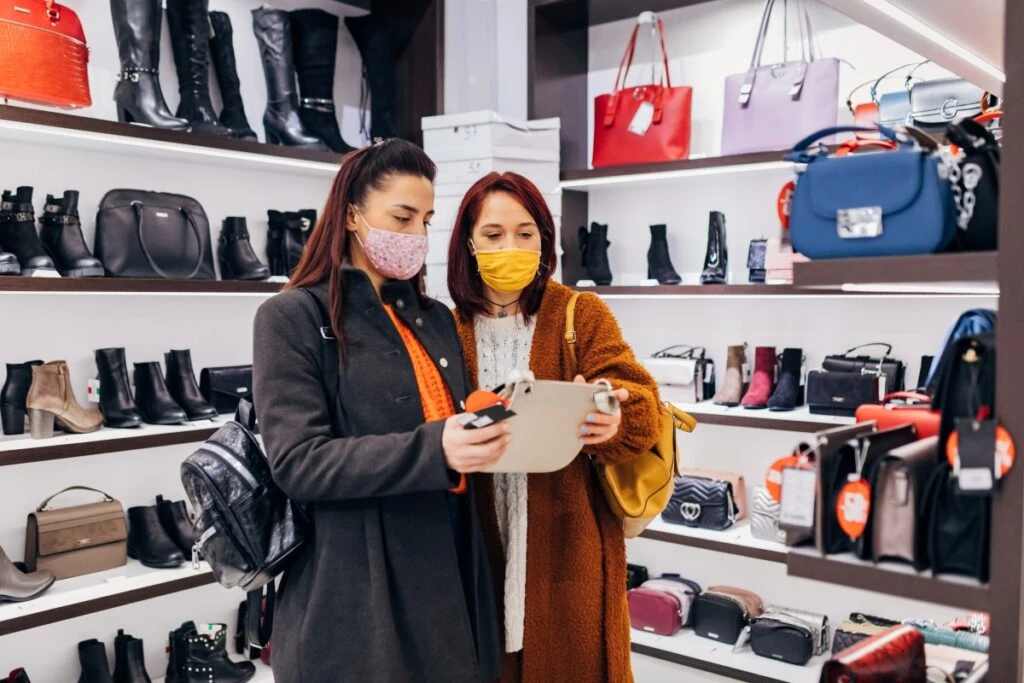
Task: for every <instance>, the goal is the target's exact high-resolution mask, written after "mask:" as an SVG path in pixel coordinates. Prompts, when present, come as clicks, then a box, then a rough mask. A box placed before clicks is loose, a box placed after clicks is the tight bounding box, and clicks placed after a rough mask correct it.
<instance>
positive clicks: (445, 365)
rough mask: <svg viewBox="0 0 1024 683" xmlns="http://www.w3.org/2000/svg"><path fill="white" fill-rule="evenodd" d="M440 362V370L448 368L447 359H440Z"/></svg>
mask: <svg viewBox="0 0 1024 683" xmlns="http://www.w3.org/2000/svg"><path fill="white" fill-rule="evenodd" d="M440 362H441V367H442V368H446V367H448V359H447V358H442V359H441V361H440Z"/></svg>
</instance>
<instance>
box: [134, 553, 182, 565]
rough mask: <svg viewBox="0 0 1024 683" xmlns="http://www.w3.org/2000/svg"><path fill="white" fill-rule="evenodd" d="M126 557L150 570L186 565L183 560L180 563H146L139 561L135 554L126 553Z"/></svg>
mask: <svg viewBox="0 0 1024 683" xmlns="http://www.w3.org/2000/svg"><path fill="white" fill-rule="evenodd" d="M128 557H130V558H131V559H133V560H138V562H139V563H141V564H142V566H143V567H149V568H150V569H177V568H178V567H184V566H185V564H187V563H186V561H185V560H182V561H181V562H177V561H175V562H146V561H145V560H141V559H139V556H138V554H137V553H133V552H131V551H129V552H128Z"/></svg>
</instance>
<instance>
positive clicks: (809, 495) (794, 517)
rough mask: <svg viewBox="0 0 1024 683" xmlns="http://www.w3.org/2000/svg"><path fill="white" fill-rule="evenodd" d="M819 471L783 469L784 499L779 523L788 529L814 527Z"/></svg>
mask: <svg viewBox="0 0 1024 683" xmlns="http://www.w3.org/2000/svg"><path fill="white" fill-rule="evenodd" d="M817 487H818V473H817V472H816V471H815V470H812V469H800V468H796V467H787V468H786V469H784V470H782V500H781V501H780V509H779V525H780V526H782V527H783V528H786V529H800V530H804V531H810V530H812V529H813V528H814V504H815V496H816V494H817Z"/></svg>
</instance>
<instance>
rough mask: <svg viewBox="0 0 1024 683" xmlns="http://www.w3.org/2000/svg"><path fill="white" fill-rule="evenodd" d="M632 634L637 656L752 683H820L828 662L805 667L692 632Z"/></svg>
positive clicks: (816, 661)
mask: <svg viewBox="0 0 1024 683" xmlns="http://www.w3.org/2000/svg"><path fill="white" fill-rule="evenodd" d="M630 633H631V635H632V640H633V644H632V650H633V652H635V653H636V654H640V655H647V656H648V657H655V658H657V659H662V660H665V661H669V662H674V663H675V664H682V665H683V666H688V667H690V668H692V669H699V670H701V671H707V672H709V673H714V674H718V675H720V676H725V677H726V678H730V679H732V680H734V681H748V682H749V683H804V682H805V681H806V682H807V683H817V681H818V676H819V674H820V672H821V665H822V664H824V663H825V661H826V659H827V658H826V657H824V656H819V657H815V658H814V659H812V660H811V661H810V662H808V663H807V664H806V665H805V666H795V665H793V664H786V663H785V662H778V661H775V660H774V659H768V658H766V657H758V656H757V655H755V654H754V653H753V652H752V651H751V650H750V648H749V647H746V648H743V649H742V650H740V651H739V652H733V646H732V645H728V644H725V643H717V642H715V641H713V640H709V639H707V638H701V637H700V636H698V635H697V634H695V633H694V632H693V631H691V630H689V629H686V630H683V631H681V632H679V633H677V634H676V635H674V636H659V635H656V634H653V633H647V632H644V631H637V630H635V629H634V630H631V631H630Z"/></svg>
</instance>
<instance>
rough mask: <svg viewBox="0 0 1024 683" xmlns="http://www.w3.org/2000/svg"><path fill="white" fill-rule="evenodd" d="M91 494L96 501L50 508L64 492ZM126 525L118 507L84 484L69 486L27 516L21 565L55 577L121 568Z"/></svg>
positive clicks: (115, 502) (126, 540) (125, 543)
mask: <svg viewBox="0 0 1024 683" xmlns="http://www.w3.org/2000/svg"><path fill="white" fill-rule="evenodd" d="M74 490H79V491H93V492H95V493H99V494H101V495H102V496H103V501H102V502H99V503H87V504H85V505H73V506H71V507H65V508H56V509H52V508H51V507H50V502H51V501H52V500H53V499H54V498H56V497H57V496H59V495H61V494H62V493H65V492H67V491H74ZM127 556H128V525H127V523H126V521H125V517H124V508H123V507H121V503H119V502H118V501H116V500H114V498H113V497H111V496H110V495H108V494H106V493H103V491H100V490H98V489H94V488H90V487H88V486H69V487H68V488H66V489H64V490H63V491H58V492H57V493H55V494H53V495H52V496H50V497H49V498H47V499H46V500H44V501H43V502H42V503H41V504H40V505H39V507H38V508H36V510H35V512H32V513H30V514H29V516H28V526H27V529H26V532H25V564H26V565H27V566H28V570H29V571H30V572H34V571H38V570H42V569H45V570H47V571H50V572H53V575H54V576H56V577H57V578H58V579H67V578H70V577H72V576H81V575H82V574H91V573H93V572H100V571H103V570H105V569H113V568H114V567H120V566H122V565H124V564H125V562H127V561H128V560H127Z"/></svg>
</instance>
